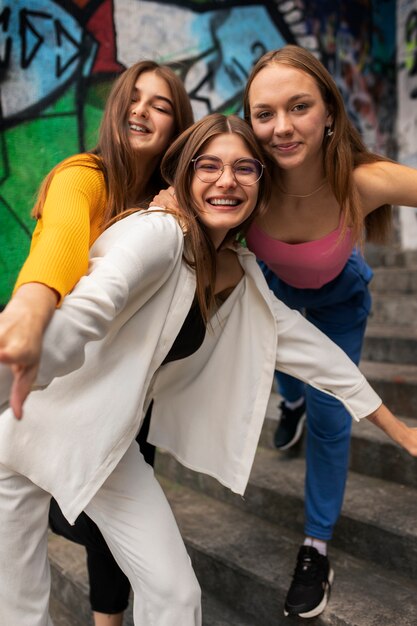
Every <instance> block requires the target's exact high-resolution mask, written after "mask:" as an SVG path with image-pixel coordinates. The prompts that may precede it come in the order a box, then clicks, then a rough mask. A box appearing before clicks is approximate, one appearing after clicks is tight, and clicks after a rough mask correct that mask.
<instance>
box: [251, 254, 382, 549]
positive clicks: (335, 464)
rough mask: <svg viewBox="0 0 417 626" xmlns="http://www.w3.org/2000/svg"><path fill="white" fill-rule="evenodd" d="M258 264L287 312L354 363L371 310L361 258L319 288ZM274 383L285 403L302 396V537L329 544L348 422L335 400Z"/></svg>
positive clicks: (297, 385) (290, 381) (287, 379)
mask: <svg viewBox="0 0 417 626" xmlns="http://www.w3.org/2000/svg"><path fill="white" fill-rule="evenodd" d="M260 265H261V267H262V270H263V272H264V274H265V278H266V280H267V282H268V284H269V286H270V288H271V289H272V291H273V292H274V293H275V295H276V296H277V298H279V299H280V300H281V301H283V302H285V304H287V306H289V307H291V308H292V309H298V310H301V311H303V312H304V314H305V316H306V318H307V319H308V320H309V321H310V322H311V323H312V324H314V326H316V327H317V328H319V329H320V330H321V331H322V332H323V333H324V334H325V335H327V336H328V337H329V338H330V339H332V340H333V341H334V342H335V343H336V344H337V345H338V346H340V348H342V349H343V350H344V351H345V352H346V354H347V355H348V356H349V357H350V358H351V359H352V361H353V362H354V363H356V364H358V363H359V359H360V356H361V349H362V344H363V337H364V334H365V328H366V322H367V318H368V315H369V312H370V309H371V296H370V293H369V290H368V283H369V281H370V280H371V278H372V270H371V269H370V267H369V266H368V265H367V264H366V263H365V261H364V260H363V258H362V256H361V255H360V254H359V253H358V252H357V251H356V250H355V251H353V253H352V255H351V257H350V259H349V260H348V262H347V264H346V265H345V267H344V269H343V270H342V272H341V273H340V274H339V276H337V277H336V278H335V279H334V280H332V281H331V282H330V283H327V284H326V285H324V286H323V287H321V288H320V289H296V288H295V287H291V286H290V285H288V284H286V283H284V282H283V281H282V280H280V279H279V278H278V277H277V276H276V275H275V274H274V273H273V272H272V271H271V270H270V269H268V268H267V267H266V266H265V265H264V264H263V263H260ZM329 366H330V367H331V363H329ZM276 378H277V382H278V387H279V390H280V393H281V395H282V396H283V397H284V398H285V399H287V400H288V401H289V402H291V401H292V402H294V401H295V400H297V399H298V398H300V397H301V396H303V395H305V397H306V403H307V447H306V479H305V517H306V521H305V533H306V535H309V536H312V537H316V538H317V539H323V540H327V539H331V537H332V533H333V527H334V525H335V523H336V521H337V519H338V517H339V514H340V510H341V508H342V504H343V496H344V491H345V484H346V477H347V472H348V467H349V444H350V432H351V423H352V420H351V417H350V415H349V413H348V412H347V411H346V409H345V408H344V407H343V405H342V404H341V403H340V402H339V401H338V400H335V399H333V398H331V397H329V396H328V395H326V394H324V393H321V392H320V391H317V390H316V389H313V388H312V387H310V386H306V385H304V383H302V382H301V381H299V380H297V379H295V378H292V377H291V376H288V375H287V374H282V373H280V372H276Z"/></svg>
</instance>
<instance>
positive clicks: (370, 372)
mask: <svg viewBox="0 0 417 626" xmlns="http://www.w3.org/2000/svg"><path fill="white" fill-rule="evenodd" d="M359 369H360V370H361V372H362V373H363V374H364V376H365V377H366V378H368V379H369V380H371V379H378V380H389V381H391V382H398V383H417V365H413V364H403V363H381V362H376V361H366V360H363V361H361V362H360V365H359Z"/></svg>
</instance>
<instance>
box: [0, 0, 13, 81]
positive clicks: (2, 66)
mask: <svg viewBox="0 0 417 626" xmlns="http://www.w3.org/2000/svg"><path fill="white" fill-rule="evenodd" d="M10 15H11V10H10V8H9V7H6V8H5V9H4V10H3V12H2V13H1V14H0V25H1V26H2V30H3V32H4V33H7V31H8V29H9V20H10ZM11 52H12V38H11V37H6V40H5V42H4V57H3V58H1V57H0V82H2V81H3V74H4V71H5V70H6V68H7V67H8V66H9V63H10V55H11Z"/></svg>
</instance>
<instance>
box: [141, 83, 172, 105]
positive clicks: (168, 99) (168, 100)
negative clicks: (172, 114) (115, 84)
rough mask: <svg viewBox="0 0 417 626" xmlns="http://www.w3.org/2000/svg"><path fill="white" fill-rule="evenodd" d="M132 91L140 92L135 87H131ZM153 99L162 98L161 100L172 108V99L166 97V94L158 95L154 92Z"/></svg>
mask: <svg viewBox="0 0 417 626" xmlns="http://www.w3.org/2000/svg"><path fill="white" fill-rule="evenodd" d="M133 93H134V94H140V89H138V88H137V87H133ZM153 99H154V100H162V101H163V102H166V103H167V104H169V105H170V107H171V108H172V109H173V108H174V103H173V102H172V100H171V99H170V98H167V97H166V96H160V95H158V94H155V95H154V96H153Z"/></svg>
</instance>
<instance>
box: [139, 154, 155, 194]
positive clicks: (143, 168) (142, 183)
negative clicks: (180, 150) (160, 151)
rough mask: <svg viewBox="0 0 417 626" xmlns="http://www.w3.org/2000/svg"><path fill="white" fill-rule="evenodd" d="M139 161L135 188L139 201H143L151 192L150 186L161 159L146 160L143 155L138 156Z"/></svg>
mask: <svg viewBox="0 0 417 626" xmlns="http://www.w3.org/2000/svg"><path fill="white" fill-rule="evenodd" d="M138 160H139V166H138V167H137V169H136V177H135V178H136V185H135V187H136V196H137V200H139V201H141V200H143V199H145V198H146V197H147V196H148V195H149V193H150V191H151V190H150V188H149V184H150V181H151V178H152V176H153V174H154V172H155V170H156V169H157V167H159V159H156V158H154V159H146V158H143V156H142V155H138Z"/></svg>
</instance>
